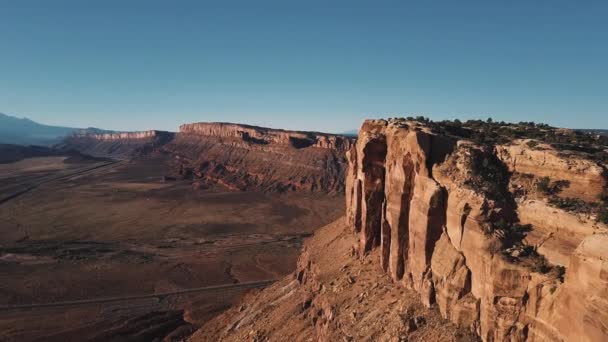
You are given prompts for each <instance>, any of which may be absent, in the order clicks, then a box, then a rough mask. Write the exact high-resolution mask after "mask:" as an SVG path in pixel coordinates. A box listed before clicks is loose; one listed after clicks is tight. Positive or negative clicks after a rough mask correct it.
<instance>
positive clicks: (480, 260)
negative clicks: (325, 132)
mask: <svg viewBox="0 0 608 342" xmlns="http://www.w3.org/2000/svg"><path fill="white" fill-rule="evenodd" d="M348 158H349V161H350V166H349V170H348V172H347V190H346V191H347V192H346V193H347V206H348V213H347V219H348V222H349V224H350V225H351V226H352V227H353V230H354V231H355V232H357V233H358V234H359V236H360V243H359V253H360V254H363V253H366V252H368V251H370V250H372V249H374V248H376V247H378V248H379V249H380V250H381V265H382V267H383V268H384V269H385V270H386V271H387V272H389V273H390V275H391V277H392V278H393V279H394V281H396V282H401V283H403V284H404V286H405V287H407V288H411V289H414V290H415V291H416V292H418V293H419V294H420V296H421V299H422V302H423V303H425V304H426V305H427V306H431V305H432V304H433V303H435V302H436V303H437V304H438V307H439V310H440V312H441V314H442V315H443V316H444V317H445V318H446V319H449V320H451V321H452V322H454V323H456V324H458V325H459V326H466V327H469V328H470V329H472V330H473V331H476V332H477V333H478V334H479V335H480V336H481V337H482V339H483V340H485V341H503V340H516V341H523V340H531V341H533V340H552V341H553V340H554V341H560V340H574V339H573V337H574V336H577V338H576V340H578V341H600V340H605V339H606V338H608V329H607V327H608V320H607V319H606V316H605V315H603V314H598V312H606V310H608V302H607V300H608V297H607V293H606V290H607V287H606V281H607V279H606V277H605V276H604V275H603V273H605V272H606V267H608V264H606V263H605V262H604V261H603V260H605V259H606V257H607V256H608V252H606V251H602V250H601V248H597V247H593V246H599V245H600V244H602V243H603V242H605V241H606V239H607V238H608V235H606V227H605V226H604V225H602V224H600V223H597V222H595V221H592V220H587V221H582V220H580V219H579V217H577V216H576V214H573V213H568V212H565V211H562V210H552V209H550V208H548V207H547V205H546V204H544V203H543V204H540V205H539V204H538V203H533V202H532V203H531V202H526V200H525V199H516V198H514V195H513V194H512V193H511V192H509V182H510V179H509V178H510V176H511V174H512V173H513V172H525V173H527V174H532V175H534V176H537V177H543V176H547V175H551V176H554V177H555V176H557V177H558V178H559V179H567V180H569V181H570V184H571V188H570V189H569V191H570V193H571V194H575V195H577V196H578V197H581V198H584V199H596V200H597V195H598V194H599V193H601V192H602V188H603V187H604V186H605V180H604V179H603V170H602V167H601V166H600V165H597V164H594V163H593V162H591V161H586V160H574V159H569V160H563V159H560V157H559V156H558V155H557V154H556V153H552V152H546V151H543V152H536V151H534V152H531V151H528V150H526V149H525V148H523V147H522V146H521V145H511V146H499V147H498V148H492V149H488V148H487V147H485V148H484V147H481V146H477V145H474V144H471V143H469V142H466V141H462V140H459V139H457V138H450V137H445V136H440V135H437V134H434V133H433V132H431V131H430V130H429V129H427V128H425V127H424V126H421V125H419V124H418V123H416V122H412V121H408V122H405V121H391V122H387V121H384V120H378V121H367V122H365V123H364V125H363V127H362V128H361V131H360V134H359V141H358V143H357V147H356V148H355V149H352V150H351V151H350V152H349V154H348ZM518 202H519V203H518ZM553 212H556V213H555V214H554V213H553ZM529 224H531V226H530V225H529ZM529 230H530V231H531V232H534V233H535V234H536V239H535V242H537V243H538V244H537V245H535V244H531V243H530V242H526V240H525V238H526V236H527V233H528V231H529ZM549 240H551V241H552V243H548V241H549ZM535 247H541V248H535ZM542 247H544V248H542ZM543 254H545V255H543ZM581 255H585V256H586V257H581ZM547 259H548V260H549V262H548V261H547ZM551 262H553V263H554V264H561V265H563V266H565V277H563V278H564V279H563V281H562V276H563V275H562V272H563V268H560V267H555V266H553V265H552V264H551ZM583 277H584V280H582V281H581V278H583ZM573 298H578V300H580V301H581V302H582V303H585V302H586V303H587V305H585V304H581V303H580V302H577V303H575V302H574V301H573ZM590 298H594V300H591V299H590ZM591 302H593V304H592V305H591V304H590V303H591ZM565 317H568V320H569V323H570V324H563V323H564V321H565V319H564V318H565ZM560 319H561V321H560ZM573 326H575V327H576V328H573Z"/></svg>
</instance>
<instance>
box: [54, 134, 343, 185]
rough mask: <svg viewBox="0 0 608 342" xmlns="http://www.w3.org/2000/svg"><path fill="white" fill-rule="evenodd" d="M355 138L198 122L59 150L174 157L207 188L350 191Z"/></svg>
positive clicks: (183, 172)
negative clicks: (349, 156) (349, 157)
mask: <svg viewBox="0 0 608 342" xmlns="http://www.w3.org/2000/svg"><path fill="white" fill-rule="evenodd" d="M353 143H354V139H353V138H348V137H344V136H340V135H334V134H325V133H317V132H296V131H286V130H279V129H270V128H264V127H256V126H249V125H241V124H230V123H193V124H184V125H181V126H180V129H179V132H177V133H170V132H163V131H144V132H131V133H113V134H84V135H74V136H72V137H70V138H68V139H66V140H65V141H64V142H63V143H62V144H60V145H59V146H58V147H59V148H60V149H63V150H76V151H79V152H82V153H86V154H88V155H92V156H98V157H108V156H111V157H115V158H130V157H133V156H138V155H143V154H146V153H150V152H157V153H163V154H167V155H171V156H172V158H173V159H172V161H171V163H172V166H173V168H174V171H175V176H177V177H191V178H192V177H193V178H196V179H198V180H199V181H200V182H201V184H202V185H203V186H207V185H209V184H222V185H224V186H226V187H229V188H231V189H234V190H260V191H271V192H285V191H298V190H304V191H321V192H327V193H341V192H343V191H344V172H345V170H346V161H345V159H344V154H345V152H346V151H347V150H348V149H349V148H350V147H351V146H352V145H353Z"/></svg>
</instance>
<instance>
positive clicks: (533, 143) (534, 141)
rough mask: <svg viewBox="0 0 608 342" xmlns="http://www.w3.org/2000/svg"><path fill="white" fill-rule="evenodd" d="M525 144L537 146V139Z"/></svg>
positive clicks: (531, 146) (532, 146) (530, 146)
mask: <svg viewBox="0 0 608 342" xmlns="http://www.w3.org/2000/svg"><path fill="white" fill-rule="evenodd" d="M526 145H528V147H529V148H535V147H536V146H538V141H536V140H530V141H528V142H527V143H526Z"/></svg>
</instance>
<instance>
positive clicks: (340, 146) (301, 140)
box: [179, 122, 353, 152]
mask: <svg viewBox="0 0 608 342" xmlns="http://www.w3.org/2000/svg"><path fill="white" fill-rule="evenodd" d="M179 131H180V133H181V134H183V135H194V136H207V137H216V138H233V139H234V140H235V142H242V143H244V144H251V145H285V146H290V147H293V148H298V149H299V148H305V147H320V148H327V149H331V150H335V151H339V152H346V151H348V150H349V149H350V148H351V146H352V145H353V140H352V139H349V138H346V137H343V136H339V135H332V134H324V133H316V132H298V131H286V130H280V129H272V128H264V127H256V126H249V125H239V124H232V123H223V122H210V123H207V122H200V123H192V124H184V125H181V126H180V127H179Z"/></svg>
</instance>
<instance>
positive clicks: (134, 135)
mask: <svg viewBox="0 0 608 342" xmlns="http://www.w3.org/2000/svg"><path fill="white" fill-rule="evenodd" d="M167 134H171V133H169V132H165V131H156V130H148V131H139V132H117V133H101V134H94V133H82V134H81V133H77V134H75V135H74V136H75V137H77V138H90V139H96V140H130V139H150V138H155V137H158V136H161V135H167Z"/></svg>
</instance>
